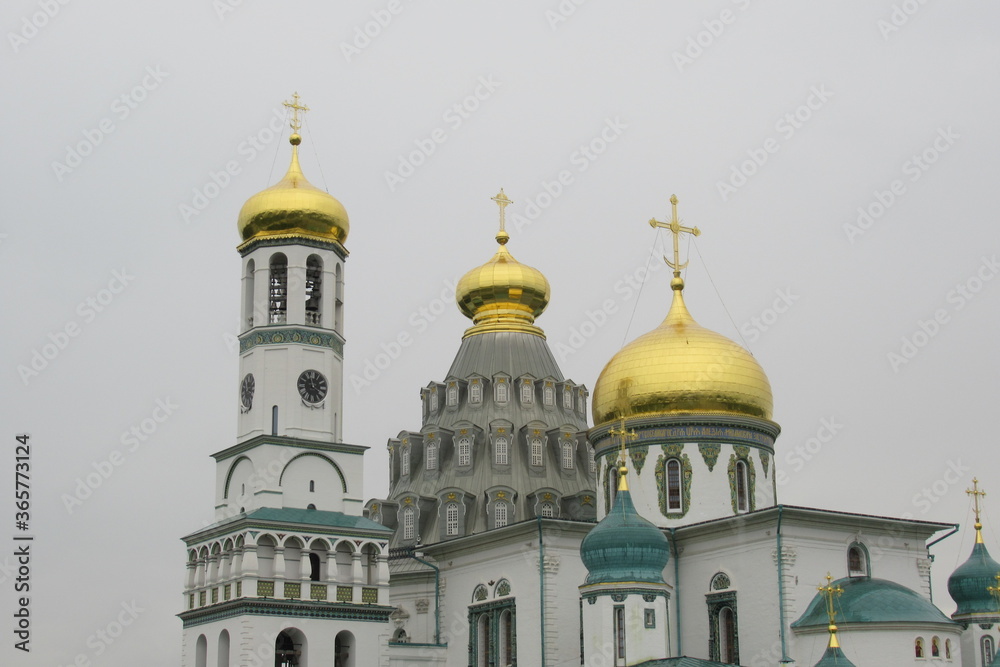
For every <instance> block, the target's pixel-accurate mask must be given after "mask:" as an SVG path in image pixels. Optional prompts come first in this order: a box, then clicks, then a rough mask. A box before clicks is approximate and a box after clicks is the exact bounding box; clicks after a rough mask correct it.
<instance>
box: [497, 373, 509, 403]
mask: <svg viewBox="0 0 1000 667" xmlns="http://www.w3.org/2000/svg"><path fill="white" fill-rule="evenodd" d="M493 400H495V401H496V402H497V403H506V402H507V401H508V400H510V387H508V386H507V380H506V379H505V378H499V379H498V380H497V383H496V388H495V389H494V392H493Z"/></svg>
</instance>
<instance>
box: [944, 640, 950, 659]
mask: <svg viewBox="0 0 1000 667" xmlns="http://www.w3.org/2000/svg"><path fill="white" fill-rule="evenodd" d="M944 657H945V659H946V660H951V640H950V639H945V640H944Z"/></svg>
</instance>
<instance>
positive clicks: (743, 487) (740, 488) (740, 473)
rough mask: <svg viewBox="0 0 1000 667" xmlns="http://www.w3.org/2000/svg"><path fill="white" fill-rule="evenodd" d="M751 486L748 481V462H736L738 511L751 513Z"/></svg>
mask: <svg viewBox="0 0 1000 667" xmlns="http://www.w3.org/2000/svg"><path fill="white" fill-rule="evenodd" d="M749 487H750V484H749V483H748V481H747V464H746V461H737V462H736V509H737V511H739V512H748V511H750V488H749Z"/></svg>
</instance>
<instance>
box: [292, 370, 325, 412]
mask: <svg viewBox="0 0 1000 667" xmlns="http://www.w3.org/2000/svg"><path fill="white" fill-rule="evenodd" d="M298 387H299V395H300V396H302V400H303V401H305V402H306V403H312V404H315V403H319V402H320V401H322V400H323V399H324V398H326V390H327V384H326V378H325V377H323V374H322V373H320V372H319V371H316V370H312V369H310V370H308V371H302V375H300V376H299V382H298Z"/></svg>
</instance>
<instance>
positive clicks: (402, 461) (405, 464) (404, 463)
mask: <svg viewBox="0 0 1000 667" xmlns="http://www.w3.org/2000/svg"><path fill="white" fill-rule="evenodd" d="M399 474H400V475H404V476H405V475H409V474H410V447H409V445H403V446H402V447H400V448H399Z"/></svg>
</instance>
